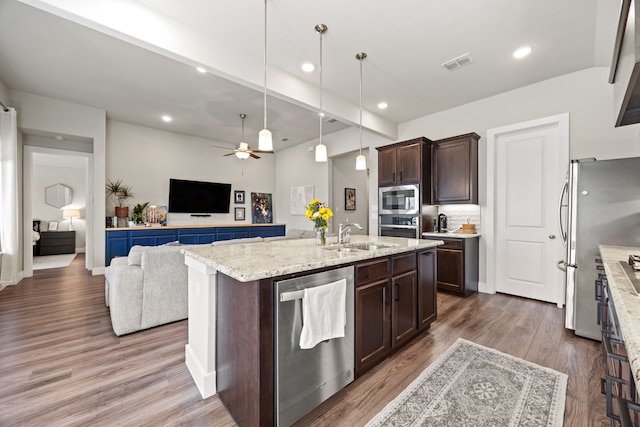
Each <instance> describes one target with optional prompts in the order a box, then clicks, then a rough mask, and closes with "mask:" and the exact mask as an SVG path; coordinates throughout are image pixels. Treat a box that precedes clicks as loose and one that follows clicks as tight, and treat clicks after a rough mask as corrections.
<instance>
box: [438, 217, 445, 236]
mask: <svg viewBox="0 0 640 427" xmlns="http://www.w3.org/2000/svg"><path fill="white" fill-rule="evenodd" d="M446 232H447V216H446V215H445V214H442V213H441V214H440V215H438V233H446Z"/></svg>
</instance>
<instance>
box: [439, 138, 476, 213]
mask: <svg viewBox="0 0 640 427" xmlns="http://www.w3.org/2000/svg"><path fill="white" fill-rule="evenodd" d="M478 139H480V136H479V135H477V134H475V133H468V134H464V135H458V136H454V137H451V138H446V139H440V140H438V141H434V142H433V165H432V176H433V204H434V205H443V204H463V203H465V204H477V203H478Z"/></svg>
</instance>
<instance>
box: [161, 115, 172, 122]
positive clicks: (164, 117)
mask: <svg viewBox="0 0 640 427" xmlns="http://www.w3.org/2000/svg"><path fill="white" fill-rule="evenodd" d="M171 120H173V119H172V118H171V116H166V115H165V116H162V121H163V122H166V123H169V122H170V121H171Z"/></svg>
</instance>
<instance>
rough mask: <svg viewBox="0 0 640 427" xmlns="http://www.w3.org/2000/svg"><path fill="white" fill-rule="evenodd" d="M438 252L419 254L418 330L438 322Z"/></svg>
mask: <svg viewBox="0 0 640 427" xmlns="http://www.w3.org/2000/svg"><path fill="white" fill-rule="evenodd" d="M436 277H437V268H436V250H435V249H432V250H428V251H424V252H419V253H418V329H419V330H421V331H422V330H424V329H428V328H429V327H430V326H431V323H433V322H434V321H435V320H436V316H437V313H438V309H437V292H436Z"/></svg>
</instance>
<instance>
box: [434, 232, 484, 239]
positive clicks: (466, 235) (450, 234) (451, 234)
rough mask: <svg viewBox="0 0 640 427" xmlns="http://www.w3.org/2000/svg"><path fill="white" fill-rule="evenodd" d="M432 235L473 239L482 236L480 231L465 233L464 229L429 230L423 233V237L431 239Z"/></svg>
mask: <svg viewBox="0 0 640 427" xmlns="http://www.w3.org/2000/svg"><path fill="white" fill-rule="evenodd" d="M431 237H446V238H449V239H451V238H454V239H473V238H476V237H480V234H479V233H463V232H462V231H447V232H446V233H438V232H437V231H428V232H426V233H422V238H423V239H429V238H431Z"/></svg>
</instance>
